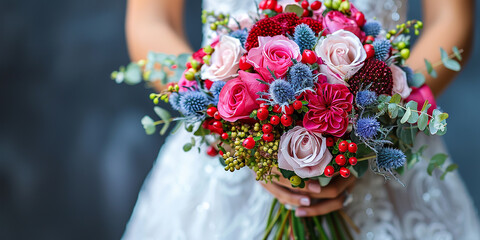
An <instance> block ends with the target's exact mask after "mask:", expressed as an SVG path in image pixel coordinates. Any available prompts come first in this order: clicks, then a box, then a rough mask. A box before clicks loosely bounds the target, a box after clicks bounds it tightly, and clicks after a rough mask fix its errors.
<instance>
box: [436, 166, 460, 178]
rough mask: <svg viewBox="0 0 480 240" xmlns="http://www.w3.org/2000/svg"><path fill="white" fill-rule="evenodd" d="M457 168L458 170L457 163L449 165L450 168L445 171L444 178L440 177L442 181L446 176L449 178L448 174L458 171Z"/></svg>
mask: <svg viewBox="0 0 480 240" xmlns="http://www.w3.org/2000/svg"><path fill="white" fill-rule="evenodd" d="M457 168H458V165H457V164H455V163H452V164H450V165H448V167H447V168H446V169H445V172H443V174H442V176H440V180H444V179H445V176H447V173H449V172H453V171H455V170H457Z"/></svg>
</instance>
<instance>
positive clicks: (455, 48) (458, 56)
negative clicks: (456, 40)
mask: <svg viewBox="0 0 480 240" xmlns="http://www.w3.org/2000/svg"><path fill="white" fill-rule="evenodd" d="M452 51H453V54H454V55H455V57H456V58H457V59H458V61H462V55H461V54H460V51H459V50H458V48H457V46H454V47H453V48H452Z"/></svg>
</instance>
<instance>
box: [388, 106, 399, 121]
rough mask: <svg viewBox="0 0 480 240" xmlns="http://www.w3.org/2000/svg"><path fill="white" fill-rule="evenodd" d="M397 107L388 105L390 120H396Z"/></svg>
mask: <svg viewBox="0 0 480 240" xmlns="http://www.w3.org/2000/svg"><path fill="white" fill-rule="evenodd" d="M398 109H399V107H398V105H397V104H395V103H390V104H388V115H389V116H390V118H396V117H397V115H398Z"/></svg>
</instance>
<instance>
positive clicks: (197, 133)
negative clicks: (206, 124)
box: [193, 126, 210, 137]
mask: <svg viewBox="0 0 480 240" xmlns="http://www.w3.org/2000/svg"><path fill="white" fill-rule="evenodd" d="M209 134H210V131H209V130H207V129H205V128H203V127H201V126H200V127H199V128H198V129H197V131H195V133H194V134H193V135H194V136H198V137H202V136H207V135H209Z"/></svg>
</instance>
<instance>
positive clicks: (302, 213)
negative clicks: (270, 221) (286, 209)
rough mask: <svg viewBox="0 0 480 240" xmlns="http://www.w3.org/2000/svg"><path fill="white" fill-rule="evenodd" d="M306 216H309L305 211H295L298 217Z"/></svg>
mask: <svg viewBox="0 0 480 240" xmlns="http://www.w3.org/2000/svg"><path fill="white" fill-rule="evenodd" d="M306 215H307V212H306V211H305V210H302V209H297V210H295V216H297V217H304V216H306Z"/></svg>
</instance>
